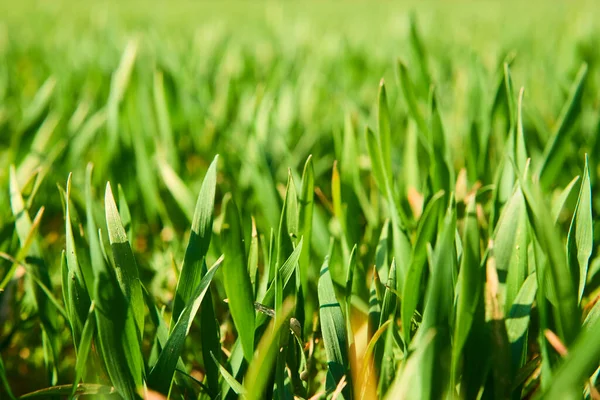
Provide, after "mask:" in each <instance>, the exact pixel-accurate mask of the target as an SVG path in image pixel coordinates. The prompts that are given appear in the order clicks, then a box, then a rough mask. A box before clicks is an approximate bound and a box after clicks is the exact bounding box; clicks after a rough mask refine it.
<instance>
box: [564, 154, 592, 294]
mask: <svg viewBox="0 0 600 400" xmlns="http://www.w3.org/2000/svg"><path fill="white" fill-rule="evenodd" d="M593 225H594V221H593V216H592V187H591V184H590V168H589V162H588V157H587V155H586V157H585V169H584V170H583V180H582V181H581V188H580V189H579V198H578V199H577V205H576V206H575V213H574V214H573V219H572V220H571V227H570V228H569V236H568V237H567V259H568V263H569V268H570V269H571V274H572V276H573V282H575V283H576V287H577V299H578V301H579V302H580V301H581V298H582V296H583V291H584V290H585V283H586V280H587V271H588V265H589V259H590V257H591V255H592V251H593V247H594V229H593Z"/></svg>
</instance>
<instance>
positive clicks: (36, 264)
mask: <svg viewBox="0 0 600 400" xmlns="http://www.w3.org/2000/svg"><path fill="white" fill-rule="evenodd" d="M9 190H10V205H11V209H12V212H13V215H14V217H15V230H16V233H17V236H18V237H19V242H20V243H21V245H22V246H23V245H25V244H26V243H27V240H28V235H29V233H30V232H32V229H31V228H32V222H31V219H30V218H29V213H28V211H27V210H26V209H25V202H24V201H23V197H22V195H21V190H20V189H19V184H18V182H17V175H16V171H15V169H14V167H13V166H11V167H10V187H9ZM26 260H27V264H29V265H30V268H29V272H30V274H31V276H32V277H34V278H35V279H37V280H39V281H40V282H41V283H42V285H43V286H44V287H46V288H48V289H50V290H51V288H52V286H51V284H50V283H51V282H50V275H49V272H48V269H47V266H46V263H45V261H44V259H43V255H42V251H41V248H40V245H39V242H38V240H37V238H35V237H34V238H33V242H31V244H30V248H29V253H28V254H27V258H26ZM32 281H33V279H32ZM32 281H29V285H30V286H29V288H30V290H32V291H33V293H34V299H35V306H36V307H37V309H38V315H39V318H40V320H41V323H42V327H43V335H42V338H43V342H44V343H45V345H46V346H48V351H46V352H45V353H44V361H45V364H46V368H47V372H48V378H49V381H50V382H51V383H52V384H55V383H56V382H57V379H58V376H57V374H58V370H57V365H56V357H57V356H58V351H59V348H60V345H59V342H58V337H57V335H58V321H57V318H56V314H55V313H54V311H53V310H52V309H51V307H50V302H49V301H48V296H47V295H46V294H45V293H44V291H43V290H41V288H40V287H36V286H34V285H33V283H34V282H32Z"/></svg>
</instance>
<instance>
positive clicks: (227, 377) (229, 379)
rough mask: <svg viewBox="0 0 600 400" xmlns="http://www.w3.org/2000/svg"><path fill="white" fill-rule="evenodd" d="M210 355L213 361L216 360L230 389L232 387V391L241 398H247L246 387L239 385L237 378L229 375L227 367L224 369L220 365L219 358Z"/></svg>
mask: <svg viewBox="0 0 600 400" xmlns="http://www.w3.org/2000/svg"><path fill="white" fill-rule="evenodd" d="M210 355H211V356H212V359H213V360H214V362H215V364H216V365H217V367H219V372H220V373H221V375H222V376H223V379H224V380H225V382H227V384H228V385H229V387H231V389H233V391H234V392H235V394H237V395H239V396H241V397H242V398H245V396H244V395H245V394H246V389H245V388H244V386H243V385H242V384H241V383H239V382H238V381H236V380H235V378H234V377H233V375H231V374H230V373H229V371H227V370H226V369H225V367H223V366H222V365H221V363H219V361H218V360H217V358H216V357H215V355H214V354H212V353H211V354H210Z"/></svg>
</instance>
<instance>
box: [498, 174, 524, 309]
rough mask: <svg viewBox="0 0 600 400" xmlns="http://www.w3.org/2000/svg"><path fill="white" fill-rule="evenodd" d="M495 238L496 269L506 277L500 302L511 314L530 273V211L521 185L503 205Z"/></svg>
mask: <svg viewBox="0 0 600 400" xmlns="http://www.w3.org/2000/svg"><path fill="white" fill-rule="evenodd" d="M492 238H493V240H494V259H495V260H496V268H497V269H498V270H499V271H502V272H503V273H505V274H506V282H505V288H504V293H503V296H502V297H501V299H502V300H503V302H504V310H505V312H508V310H510V308H511V307H512V304H513V302H514V299H515V298H516V296H517V293H518V292H519V290H520V288H521V285H522V284H523V282H524V281H525V278H526V277H527V274H528V258H527V244H528V225H527V210H526V207H525V199H524V197H523V192H522V191H521V188H520V187H519V186H517V187H516V188H515V190H514V192H513V194H512V196H511V197H510V198H509V199H508V202H507V203H506V205H505V206H504V208H503V210H502V213H501V214H500V219H499V220H498V224H497V225H496V230H495V232H494V234H493V236H492ZM503 283H504V282H503Z"/></svg>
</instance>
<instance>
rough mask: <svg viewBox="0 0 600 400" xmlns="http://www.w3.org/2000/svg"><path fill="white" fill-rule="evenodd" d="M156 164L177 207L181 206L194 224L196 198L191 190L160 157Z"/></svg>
mask: <svg viewBox="0 0 600 400" xmlns="http://www.w3.org/2000/svg"><path fill="white" fill-rule="evenodd" d="M156 163H157V165H158V172H159V173H160V175H161V177H162V180H163V182H164V183H165V186H166V187H167V189H168V190H169V192H171V195H172V196H173V198H174V199H175V201H176V202H177V205H179V208H180V209H181V211H183V213H184V214H185V216H186V217H187V218H188V220H189V221H190V222H192V221H193V220H194V215H193V211H192V210H193V209H194V197H193V196H192V194H191V193H190V190H189V189H188V187H187V186H186V185H185V183H184V182H183V180H181V178H180V177H179V176H178V175H177V173H176V172H175V171H174V170H173V168H172V167H171V166H170V165H169V164H168V163H167V161H165V160H163V159H162V158H160V157H158V158H157V160H156Z"/></svg>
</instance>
